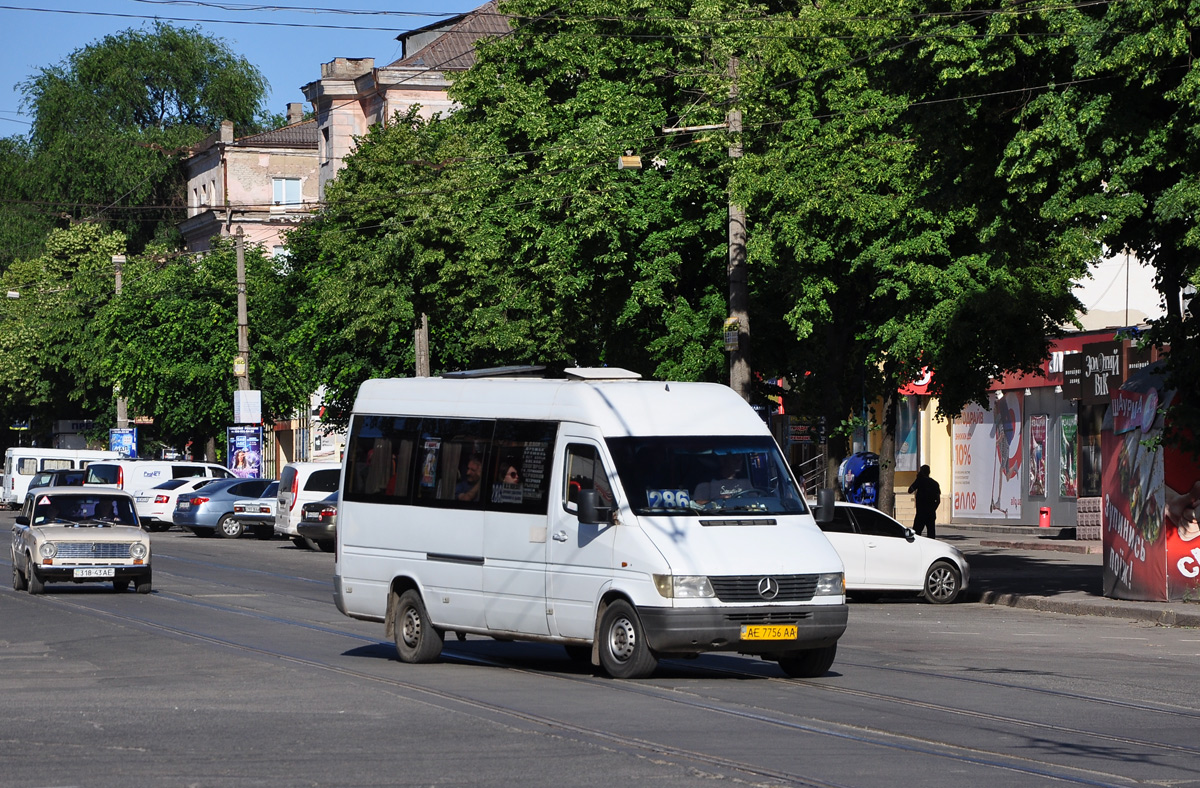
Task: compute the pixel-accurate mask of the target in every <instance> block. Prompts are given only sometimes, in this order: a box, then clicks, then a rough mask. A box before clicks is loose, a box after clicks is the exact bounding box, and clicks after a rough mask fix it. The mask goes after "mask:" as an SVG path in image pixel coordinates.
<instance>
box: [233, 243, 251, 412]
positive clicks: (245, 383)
mask: <svg viewBox="0 0 1200 788" xmlns="http://www.w3.org/2000/svg"><path fill="white" fill-rule="evenodd" d="M235 237H236V239H237V321H238V322H237V343H238V352H237V362H236V363H235V364H234V374H235V375H236V376H237V384H238V391H249V390H250V324H249V318H248V317H247V316H246V241H245V236H244V235H243V233H242V228H241V226H240V225H239V226H238V228H237V234H236V236H235Z"/></svg>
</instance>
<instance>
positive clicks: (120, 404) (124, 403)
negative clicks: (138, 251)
mask: <svg viewBox="0 0 1200 788" xmlns="http://www.w3.org/2000/svg"><path fill="white" fill-rule="evenodd" d="M112 264H113V274H114V277H115V279H116V294H117V297H118V298H120V297H121V275H122V271H121V268H122V266H124V265H125V255H123V254H114V255H113V256H112ZM113 394H115V395H116V397H117V428H118V429H125V428H126V427H128V426H129V401H128V400H127V399H126V398H125V397H122V396H121V386H120V384H113Z"/></svg>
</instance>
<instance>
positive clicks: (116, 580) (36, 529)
mask: <svg viewBox="0 0 1200 788" xmlns="http://www.w3.org/2000/svg"><path fill="white" fill-rule="evenodd" d="M12 568H13V588H14V589H16V590H17V591H23V590H28V591H29V593H31V594H40V593H42V592H43V591H45V589H46V584H47V583H97V582H99V583H104V582H111V583H112V584H113V588H114V589H115V590H117V591H125V590H127V589H128V588H129V584H130V582H132V583H133V585H134V587H135V588H136V589H137V592H138V593H139V594H148V593H150V536H149V535H148V534H147V533H146V532H145V531H143V530H142V529H141V527H140V526H139V525H138V516H137V512H136V511H135V510H134V501H133V496H132V495H130V494H129V493H126V492H122V491H120V490H115V489H111V488H105V489H97V488H89V487H43V488H41V489H39V490H38V491H37V492H36V493H35V494H34V495H30V496H28V497H27V498H26V499H25V505H24V506H23V507H22V508H21V513H20V514H18V515H17V519H16V524H15V525H14V526H13V529H12Z"/></svg>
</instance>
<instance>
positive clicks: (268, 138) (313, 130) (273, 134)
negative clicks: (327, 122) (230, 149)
mask: <svg viewBox="0 0 1200 788" xmlns="http://www.w3.org/2000/svg"><path fill="white" fill-rule="evenodd" d="M234 142H235V143H236V144H237V145H246V146H264V147H279V148H316V147H317V121H316V120H315V119H314V120H305V121H301V122H300V123H292V124H291V125H288V126H284V127H283V128H279V129H271V130H270V131H264V132H262V133H260V134H251V135H249V136H247V137H238V138H237V139H236V140H234Z"/></svg>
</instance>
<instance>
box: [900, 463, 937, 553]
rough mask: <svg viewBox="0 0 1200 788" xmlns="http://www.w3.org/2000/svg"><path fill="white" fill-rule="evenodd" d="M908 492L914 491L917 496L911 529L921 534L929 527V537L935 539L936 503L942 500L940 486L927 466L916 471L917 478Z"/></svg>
mask: <svg viewBox="0 0 1200 788" xmlns="http://www.w3.org/2000/svg"><path fill="white" fill-rule="evenodd" d="M908 491H909V493H914V494H915V495H916V498H917V501H916V503H917V516H916V517H914V518H913V530H914V531H916V532H917V535H918V536H920V535H921V531H923V530H925V529H926V528H928V529H929V538H930V539H937V534H936V532H935V531H934V528H935V525H934V524H935V522H936V521H937V508H938V504H940V503H941V502H942V486H941V485H940V484H938V483H937V479H934V478H933V477H932V476H930V475H929V466H928V465H922V466H921V470H919V471H917V478H916V481H914V482H913V483H912V484H910V485H909V486H908Z"/></svg>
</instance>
